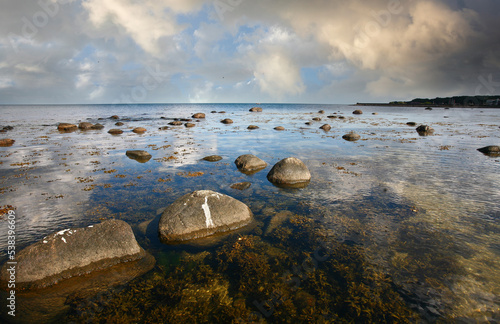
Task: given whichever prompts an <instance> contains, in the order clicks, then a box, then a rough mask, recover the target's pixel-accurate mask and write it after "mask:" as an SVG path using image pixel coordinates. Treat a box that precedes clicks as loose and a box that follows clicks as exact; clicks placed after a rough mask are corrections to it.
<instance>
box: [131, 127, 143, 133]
mask: <svg viewBox="0 0 500 324" xmlns="http://www.w3.org/2000/svg"><path fill="white" fill-rule="evenodd" d="M132 132H134V133H136V134H142V133H145V132H146V129H145V128H144V127H136V128H134V129H133V130H132Z"/></svg>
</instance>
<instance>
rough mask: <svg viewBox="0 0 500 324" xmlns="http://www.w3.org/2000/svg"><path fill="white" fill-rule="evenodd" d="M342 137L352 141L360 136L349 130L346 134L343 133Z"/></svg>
mask: <svg viewBox="0 0 500 324" xmlns="http://www.w3.org/2000/svg"><path fill="white" fill-rule="evenodd" d="M342 138H343V139H345V140H346V141H349V142H354V141H357V140H359V139H360V138H361V136H360V135H359V134H356V133H354V132H349V133H347V134H345V135H344V136H342Z"/></svg>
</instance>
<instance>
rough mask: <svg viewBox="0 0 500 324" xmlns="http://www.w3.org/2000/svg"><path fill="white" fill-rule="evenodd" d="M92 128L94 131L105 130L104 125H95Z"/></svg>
mask: <svg viewBox="0 0 500 324" xmlns="http://www.w3.org/2000/svg"><path fill="white" fill-rule="evenodd" d="M91 128H92V129H103V128H104V125H102V124H94V125H92V127H91Z"/></svg>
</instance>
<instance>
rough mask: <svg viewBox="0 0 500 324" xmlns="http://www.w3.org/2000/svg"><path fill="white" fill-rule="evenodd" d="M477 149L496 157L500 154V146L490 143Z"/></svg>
mask: <svg viewBox="0 0 500 324" xmlns="http://www.w3.org/2000/svg"><path fill="white" fill-rule="evenodd" d="M477 150H478V151H479V152H481V153H483V154H485V155H488V156H494V157H497V156H500V146H496V145H490V146H485V147H481V148H478V149H477Z"/></svg>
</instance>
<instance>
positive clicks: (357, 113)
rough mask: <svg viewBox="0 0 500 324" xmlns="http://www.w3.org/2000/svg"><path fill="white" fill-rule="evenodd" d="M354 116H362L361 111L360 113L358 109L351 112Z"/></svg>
mask: <svg viewBox="0 0 500 324" xmlns="http://www.w3.org/2000/svg"><path fill="white" fill-rule="evenodd" d="M352 113H353V114H354V115H362V114H363V111H361V110H360V109H356V110H354V111H353V112H352Z"/></svg>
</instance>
